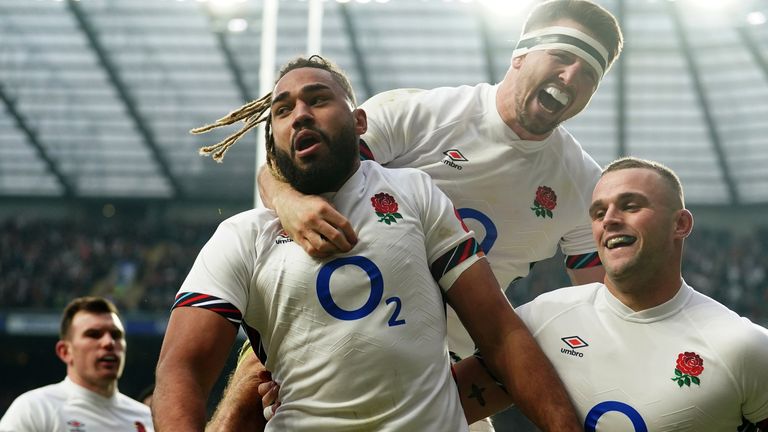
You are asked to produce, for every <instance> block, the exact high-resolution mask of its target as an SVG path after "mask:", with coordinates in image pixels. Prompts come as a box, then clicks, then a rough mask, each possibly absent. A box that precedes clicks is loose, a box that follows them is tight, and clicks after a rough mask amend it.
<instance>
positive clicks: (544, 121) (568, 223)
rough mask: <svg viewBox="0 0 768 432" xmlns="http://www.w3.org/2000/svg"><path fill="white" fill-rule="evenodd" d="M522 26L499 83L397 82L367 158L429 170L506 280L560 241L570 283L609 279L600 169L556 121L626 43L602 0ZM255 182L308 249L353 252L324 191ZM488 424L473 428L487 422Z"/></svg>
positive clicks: (458, 332) (574, 4) (350, 233)
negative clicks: (597, 233)
mask: <svg viewBox="0 0 768 432" xmlns="http://www.w3.org/2000/svg"><path fill="white" fill-rule="evenodd" d="M522 35H523V37H522V38H521V39H520V42H521V43H520V45H518V47H517V48H518V49H517V50H516V51H515V54H514V57H513V58H512V61H511V65H510V68H509V70H508V71H507V73H506V75H505V77H504V79H503V80H502V81H501V83H499V84H496V85H493V84H480V85H476V86H473V87H470V86H461V87H450V88H448V87H446V88H437V89H433V90H415V89H400V90H393V91H388V92H384V93H382V94H380V95H377V96H374V97H373V98H371V99H370V100H369V101H367V102H365V103H364V104H363V105H362V108H364V109H365V111H366V112H367V113H368V125H369V127H368V132H367V133H366V134H365V135H363V137H362V139H363V140H364V144H365V145H363V146H362V147H361V155H362V156H364V157H366V158H367V159H372V160H375V161H377V162H379V163H381V164H382V165H384V166H386V167H411V168H418V169H420V170H422V171H425V172H427V173H428V174H429V175H430V176H431V177H432V179H433V180H434V181H435V182H436V184H437V185H438V186H439V187H440V188H441V189H442V190H443V192H445V193H446V194H447V195H448V196H449V197H450V198H451V200H452V201H453V204H454V206H455V207H456V209H457V210H458V212H459V214H460V215H461V216H462V218H463V219H464V221H465V222H466V224H467V225H468V226H470V228H472V229H473V230H475V232H477V233H480V235H482V236H483V238H482V239H481V240H482V247H483V249H484V250H485V252H486V254H487V258H488V260H489V262H490V264H491V267H492V268H493V271H494V273H495V275H496V277H497V279H498V281H499V284H500V286H502V287H508V286H509V285H510V284H511V283H512V282H513V281H515V280H516V279H519V278H522V277H524V276H526V275H527V274H528V272H529V270H530V268H531V266H532V265H533V264H534V263H536V262H537V261H541V260H545V259H547V258H550V257H551V256H553V255H554V254H555V253H556V251H557V248H558V247H559V248H560V249H561V250H562V252H563V253H564V255H565V256H566V262H565V264H566V269H567V271H568V274H569V276H570V278H571V280H572V282H573V283H574V284H582V283H588V282H596V281H601V280H602V278H603V275H604V271H603V268H602V266H601V264H600V259H599V258H598V256H597V253H596V247H595V244H594V241H593V240H592V236H591V231H590V221H589V218H588V217H587V208H588V206H589V204H590V202H589V200H590V196H591V193H592V189H593V188H594V186H595V184H596V183H597V179H598V177H599V175H600V168H599V166H598V165H597V163H596V162H595V161H594V160H593V159H592V158H591V157H590V156H589V155H588V154H586V153H585V152H584V150H583V149H582V148H581V146H580V145H579V143H578V142H577V141H576V140H575V138H574V137H573V136H571V134H570V133H568V131H566V130H565V128H563V127H562V126H560V123H561V122H563V121H565V120H567V119H569V118H571V117H573V116H574V115H576V114H578V113H579V112H581V111H582V110H583V109H584V108H585V107H586V105H587V103H588V102H589V100H590V99H591V97H592V95H593V94H594V92H595V91H596V89H597V87H598V84H599V82H600V80H601V79H602V77H603V75H604V73H605V72H606V71H607V70H608V69H609V68H610V65H611V64H612V63H613V62H614V61H615V60H616V58H617V57H618V55H619V53H620V52H621V48H622V45H623V37H622V34H621V30H620V28H619V25H618V23H617V21H616V19H615V17H614V16H613V15H611V13H610V12H608V11H607V10H605V9H603V8H602V7H600V6H598V5H596V4H595V3H592V2H590V1H586V0H554V1H549V2H545V3H541V4H539V5H538V6H537V7H536V8H535V9H534V10H533V11H532V13H531V14H530V16H529V18H528V20H527V21H526V24H525V26H524V29H523V32H522ZM259 190H260V193H261V194H262V197H263V198H265V202H267V203H268V204H270V205H271V206H272V207H274V209H275V210H276V211H277V214H278V215H279V217H280V220H281V223H282V226H283V227H284V228H285V229H286V231H287V232H288V233H289V235H290V236H291V238H292V239H293V240H294V241H295V242H296V243H297V244H299V245H301V246H302V247H303V248H304V249H305V250H307V252H309V253H310V254H313V255H315V256H318V257H321V256H326V255H329V254H333V253H336V252H339V251H349V250H350V249H351V248H352V247H353V246H354V244H355V243H356V241H357V237H356V233H355V232H354V230H353V229H352V225H351V224H350V223H349V221H348V220H347V219H346V218H345V217H344V216H342V215H341V214H340V213H339V212H337V211H336V210H335V209H334V208H333V206H332V205H331V204H329V202H328V201H326V200H324V199H322V198H321V197H317V196H306V195H302V194H300V193H299V192H297V191H295V190H292V189H291V188H290V187H289V186H288V185H287V184H285V183H281V182H279V181H278V180H276V179H275V178H273V177H272V176H271V175H270V174H269V172H267V171H266V170H263V171H262V173H261V175H260V187H259ZM552 288H553V289H554V288H556V287H552ZM448 333H449V342H450V346H451V350H452V351H453V352H454V353H456V354H457V357H466V356H469V355H471V354H472V353H473V351H474V349H473V348H474V347H473V346H472V343H471V340H470V339H469V338H468V335H467V333H466V331H465V330H464V329H463V327H462V326H461V323H460V322H459V321H458V319H456V315H455V314H454V313H453V311H452V310H449V330H448ZM230 390H231V391H233V392H234V393H235V395H236V394H237V389H236V388H235V389H230ZM462 396H463V397H468V395H462ZM479 400H482V398H478V397H475V398H473V399H470V402H475V403H477V401H479ZM476 427H477V426H473V428H476ZM483 428H484V429H483ZM483 428H481V429H474V430H489V429H490V425H489V424H487V423H486V426H483Z"/></svg>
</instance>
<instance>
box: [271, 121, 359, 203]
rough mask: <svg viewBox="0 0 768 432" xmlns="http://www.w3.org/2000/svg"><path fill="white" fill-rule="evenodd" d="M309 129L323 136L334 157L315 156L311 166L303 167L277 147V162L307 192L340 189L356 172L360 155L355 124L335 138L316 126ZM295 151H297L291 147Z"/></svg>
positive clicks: (293, 182)
mask: <svg viewBox="0 0 768 432" xmlns="http://www.w3.org/2000/svg"><path fill="white" fill-rule="evenodd" d="M307 129H311V130H313V131H315V132H317V133H318V134H320V136H322V138H323V144H325V145H327V146H328V147H329V150H330V152H329V154H330V157H327V158H326V159H325V160H320V159H317V158H314V159H313V160H311V161H308V164H307V168H305V169H300V168H299V167H297V166H296V164H294V162H293V158H292V157H291V155H289V154H288V153H287V152H285V151H282V150H280V149H279V148H277V147H275V155H274V156H275V158H274V161H275V165H276V166H277V169H278V170H279V171H280V173H281V174H282V175H283V177H285V179H286V181H288V183H289V184H290V185H291V186H293V188H294V189H296V190H297V191H299V192H301V193H303V194H306V195H317V194H321V193H325V192H333V191H336V190H338V189H339V187H341V185H342V184H343V183H344V181H346V180H347V178H348V177H349V176H350V175H351V174H352V169H353V167H354V165H355V161H356V159H358V158H359V156H358V155H359V149H358V145H359V144H358V137H357V136H355V131H354V125H348V126H347V127H344V128H342V129H341V131H340V132H339V135H338V137H336V139H335V140H334V139H331V138H330V137H328V135H326V134H325V133H323V132H322V131H320V130H319V129H316V128H314V127H308V128H307ZM291 153H294V151H293V150H291Z"/></svg>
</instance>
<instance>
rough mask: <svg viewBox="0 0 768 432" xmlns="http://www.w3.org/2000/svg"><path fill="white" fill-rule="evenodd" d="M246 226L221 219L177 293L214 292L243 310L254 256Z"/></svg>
mask: <svg viewBox="0 0 768 432" xmlns="http://www.w3.org/2000/svg"><path fill="white" fill-rule="evenodd" d="M249 226H250V224H246V223H243V222H242V221H240V222H235V221H233V220H231V219H230V220H227V221H224V222H222V223H221V225H219V227H218V229H216V232H215V233H214V234H213V236H211V238H210V239H209V240H208V242H207V243H206V244H205V246H203V248H202V249H201V250H200V254H198V256H197V258H196V259H195V262H194V264H193V265H192V269H191V270H190V271H189V274H188V275H187V278H186V279H185V280H184V283H182V285H181V289H179V294H182V293H197V294H205V295H210V296H214V297H216V298H218V299H221V300H223V301H225V302H228V303H230V304H231V305H233V306H234V307H236V308H237V309H238V310H239V311H240V313H241V314H244V313H245V309H246V307H247V305H248V292H249V287H250V283H251V277H252V273H253V268H254V263H255V262H256V258H257V257H256V252H255V248H254V247H253V245H254V243H255V237H256V235H255V233H252V232H251V231H250V230H249V229H248V227H249Z"/></svg>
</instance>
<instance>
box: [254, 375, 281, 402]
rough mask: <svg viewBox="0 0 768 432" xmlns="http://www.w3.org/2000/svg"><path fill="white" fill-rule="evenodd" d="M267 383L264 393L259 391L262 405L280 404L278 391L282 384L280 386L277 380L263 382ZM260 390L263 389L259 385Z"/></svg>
mask: <svg viewBox="0 0 768 432" xmlns="http://www.w3.org/2000/svg"><path fill="white" fill-rule="evenodd" d="M262 385H265V387H264V389H263V390H264V393H262V392H261V391H259V394H260V395H261V405H262V406H269V405H272V404H275V405H280V402H279V401H278V400H277V392H278V391H279V390H280V386H278V385H277V384H276V383H275V382H273V381H272V382H269V383H265V384H262ZM259 390H262V388H261V387H259Z"/></svg>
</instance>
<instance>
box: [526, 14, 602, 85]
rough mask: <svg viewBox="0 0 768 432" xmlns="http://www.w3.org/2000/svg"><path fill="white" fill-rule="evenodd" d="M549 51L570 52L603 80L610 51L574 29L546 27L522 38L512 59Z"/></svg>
mask: <svg viewBox="0 0 768 432" xmlns="http://www.w3.org/2000/svg"><path fill="white" fill-rule="evenodd" d="M548 49H557V50H563V51H568V52H570V53H572V54H574V55H577V56H579V57H580V58H582V59H584V61H586V62H587V63H588V64H589V65H590V66H592V67H593V68H595V70H596V71H597V73H599V74H600V77H601V78H602V76H603V75H604V74H605V69H606V67H607V66H608V50H607V49H605V47H604V46H603V44H601V43H600V42H598V41H597V40H596V39H595V38H593V37H591V36H589V35H588V34H586V33H584V32H581V31H579V30H576V29H575V28H572V27H557V26H556V27H545V28H543V29H539V30H534V31H531V32H528V33H526V34H524V35H522V36H520V41H518V42H517V46H515V50H514V51H512V58H515V57H519V56H521V55H524V54H527V53H529V52H531V51H540V50H548Z"/></svg>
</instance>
